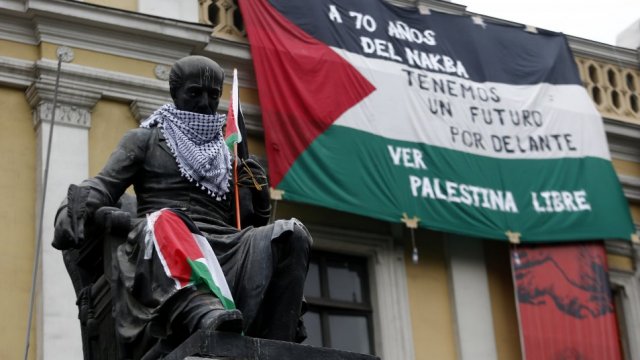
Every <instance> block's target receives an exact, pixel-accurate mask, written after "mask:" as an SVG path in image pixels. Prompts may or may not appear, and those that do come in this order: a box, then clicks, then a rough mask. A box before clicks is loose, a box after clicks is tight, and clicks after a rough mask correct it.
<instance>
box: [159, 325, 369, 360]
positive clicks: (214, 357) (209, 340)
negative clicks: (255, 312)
mask: <svg viewBox="0 0 640 360" xmlns="http://www.w3.org/2000/svg"><path fill="white" fill-rule="evenodd" d="M164 359H165V360H267V359H270V360H273V359H282V360H287V359H293V360H297V359H303V360H380V358H378V357H376V356H371V355H365V354H357V353H352V352H348V351H341V350H334V349H327V348H319V347H313V346H309V345H300V344H294V343H289V342H284V341H276V340H264V339H256V338H251V337H248V336H242V335H238V334H232V333H225V332H217V331H198V332H197V333H195V334H193V335H191V337H189V338H188V339H187V340H186V341H185V342H183V343H182V344H181V345H180V346H179V347H178V348H177V349H175V350H174V351H173V352H171V354H169V355H167V356H166V357H165V358H164Z"/></svg>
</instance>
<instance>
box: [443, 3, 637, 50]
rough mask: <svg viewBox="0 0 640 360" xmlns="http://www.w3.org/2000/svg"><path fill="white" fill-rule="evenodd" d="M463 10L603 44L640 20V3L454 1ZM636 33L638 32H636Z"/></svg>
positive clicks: (613, 41)
mask: <svg viewBox="0 0 640 360" xmlns="http://www.w3.org/2000/svg"><path fill="white" fill-rule="evenodd" d="M454 2H455V3H458V4H463V5H466V6H467V10H468V11H471V12H475V13H479V14H483V15H487V16H493V17H497V18H501V19H505V20H511V21H515V22H518V23H523V24H526V25H533V26H536V27H540V28H544V29H547V30H553V31H558V32H563V33H565V34H567V35H574V36H578V37H582V38H586V39H589V40H595V41H599V42H603V43H606V44H615V39H616V36H617V35H618V34H619V33H620V32H621V31H622V30H624V29H626V28H627V27H628V26H629V25H631V23H633V22H634V21H635V20H637V19H640V0H607V1H593V0H535V1H534V0H454ZM638 31H639V32H640V28H639V29H638Z"/></svg>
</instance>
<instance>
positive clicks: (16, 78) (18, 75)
mask: <svg viewBox="0 0 640 360" xmlns="http://www.w3.org/2000/svg"><path fill="white" fill-rule="evenodd" d="M34 74H35V69H34V66H33V61H27V60H19V59H14V58H10V57H6V56H0V84H2V85H6V86H10V87H18V88H26V87H27V86H29V85H31V83H32V82H33V80H34V77H35V76H34Z"/></svg>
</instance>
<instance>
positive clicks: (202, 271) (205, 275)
mask: <svg viewBox="0 0 640 360" xmlns="http://www.w3.org/2000/svg"><path fill="white" fill-rule="evenodd" d="M187 261H188V262H189V265H190V266H191V282H192V283H193V284H194V285H196V286H198V285H200V284H202V285H205V286H206V287H207V288H209V290H211V292H213V293H214V294H215V295H216V296H217V297H218V298H219V299H220V301H221V302H222V306H224V308H225V309H227V310H232V309H235V308H236V305H235V304H234V302H233V301H232V300H230V299H227V298H226V297H224V296H223V295H222V291H220V288H219V287H218V285H216V283H215V281H213V277H212V276H211V272H210V271H209V268H208V267H207V265H206V264H204V263H202V262H200V261H196V260H191V259H187Z"/></svg>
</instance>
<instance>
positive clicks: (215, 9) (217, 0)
mask: <svg viewBox="0 0 640 360" xmlns="http://www.w3.org/2000/svg"><path fill="white" fill-rule="evenodd" d="M199 2H200V22H201V23H204V24H210V25H212V26H213V35H214V36H216V37H219V38H223V39H227V40H231V41H237V42H244V43H246V42H247V33H246V32H245V30H244V22H243V21H242V15H241V14H240V8H239V7H238V2H237V0H199Z"/></svg>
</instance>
